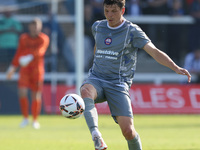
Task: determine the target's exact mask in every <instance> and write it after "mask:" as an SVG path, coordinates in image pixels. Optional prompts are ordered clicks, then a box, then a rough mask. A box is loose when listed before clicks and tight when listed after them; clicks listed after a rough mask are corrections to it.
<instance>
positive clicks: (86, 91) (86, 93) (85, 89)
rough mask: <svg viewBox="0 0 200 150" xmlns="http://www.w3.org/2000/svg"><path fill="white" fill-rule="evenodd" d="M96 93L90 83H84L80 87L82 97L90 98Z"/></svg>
mask: <svg viewBox="0 0 200 150" xmlns="http://www.w3.org/2000/svg"><path fill="white" fill-rule="evenodd" d="M95 95H96V92H95V89H94V88H93V86H92V85H89V84H85V85H84V86H82V87H81V96H82V98H92V99H94V98H95Z"/></svg>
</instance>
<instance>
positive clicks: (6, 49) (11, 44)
mask: <svg viewBox="0 0 200 150" xmlns="http://www.w3.org/2000/svg"><path fill="white" fill-rule="evenodd" d="M1 7H3V6H1ZM2 9H4V11H3V16H2V17H1V19H0V61H1V62H4V63H5V62H10V61H11V60H12V58H13V56H14V54H15V52H16V49H17V46H18V40H19V34H20V33H21V32H22V29H23V27H22V25H21V23H20V22H19V21H17V20H16V19H14V18H13V11H11V10H10V9H9V8H8V6H5V7H3V8H2Z"/></svg>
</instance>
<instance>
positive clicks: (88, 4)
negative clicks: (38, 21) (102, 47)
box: [0, 0, 200, 74]
mask: <svg viewBox="0 0 200 150" xmlns="http://www.w3.org/2000/svg"><path fill="white" fill-rule="evenodd" d="M102 2H103V0H84V5H85V7H84V17H85V18H84V24H85V37H84V39H85V42H84V50H85V53H84V54H85V64H84V70H85V71H86V72H87V71H88V69H89V68H90V66H91V62H92V59H93V46H94V40H93V36H92V33H91V26H92V24H93V23H94V21H95V20H99V19H104V18H105V17H104V14H103V7H102ZM30 3H31V5H32V6H31V7H30V6H29V4H30ZM5 6H6V7H5ZM14 6H18V9H10V8H15V7H14ZM0 8H1V12H0V13H1V17H0V72H3V71H5V68H6V67H4V66H6V64H9V63H10V61H11V59H12V57H13V55H14V53H15V51H16V49H17V46H18V38H19V36H20V34H21V33H23V32H25V31H27V27H26V24H25V23H23V22H19V21H18V20H16V19H15V18H14V17H13V14H15V15H16V14H35V15H38V14H46V15H48V17H49V20H48V21H47V22H43V30H42V31H43V32H44V33H46V34H47V35H49V37H50V39H51V41H52V40H54V42H55V34H53V35H54V36H52V33H56V37H57V38H56V39H57V40H56V45H52V42H51V44H50V46H49V49H48V51H47V53H46V55H45V61H46V62H45V63H46V65H45V68H46V71H47V72H50V71H62V70H63V71H67V72H74V71H75V59H74V56H75V46H76V44H75V35H74V33H75V32H74V23H73V22H72V23H67V24H62V23H59V22H57V21H56V19H55V16H54V15H52V14H51V3H50V2H47V1H39V0H6V1H4V0H0ZM6 8H9V9H6ZM10 10H12V11H10ZM13 10H14V11H13ZM58 14H61V15H62V14H66V15H74V14H75V0H63V1H60V2H59V5H58ZM125 15H130V16H132V17H135V16H142V15H169V16H173V17H179V16H184V15H190V16H192V17H193V18H194V19H195V22H194V23H193V24H192V25H184V24H183V25H181V24H168V25H166V24H162V25H157V24H150V25H143V24H139V26H141V27H142V28H143V30H146V31H145V32H146V33H147V34H148V36H149V37H150V39H151V40H152V41H153V42H159V43H161V42H160V41H159V39H160V37H159V36H163V35H160V33H158V32H159V31H161V32H162V31H164V32H165V34H164V38H163V40H164V43H165V44H163V45H165V47H164V49H165V50H166V53H167V54H168V55H169V56H170V57H171V58H172V59H173V60H174V61H175V62H176V63H177V64H179V65H184V62H185V58H186V57H187V56H186V55H187V54H190V53H195V52H196V50H197V49H199V48H200V45H199V43H200V0H127V3H126V12H125ZM156 45H159V44H156ZM53 47H54V50H52V48H53ZM162 49H163V48H162ZM193 59H194V60H195V59H200V58H198V57H194V58H193ZM191 63H192V62H191ZM61 64H64V65H63V66H64V67H60V66H61ZM188 66H192V65H187V67H188ZM195 68H198V69H197V70H198V71H197V72H198V74H199V72H200V69H199V68H200V65H196V67H195ZM187 69H188V68H187ZM188 70H189V69H188Z"/></svg>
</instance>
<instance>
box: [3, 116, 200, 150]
mask: <svg viewBox="0 0 200 150" xmlns="http://www.w3.org/2000/svg"><path fill="white" fill-rule="evenodd" d="M21 120H22V117H21V116H17V115H14V116H11V115H5V116H4V115H0V150H79V149H80V150H94V147H93V142H92V139H91V137H90V134H89V130H88V129H87V126H86V123H85V120H84V118H83V117H81V118H79V119H75V120H69V119H66V118H64V117H62V116H61V115H41V116H40V118H39V121H40V124H41V129H39V130H35V129H33V128H32V126H31V125H30V126H28V127H26V128H23V129H21V128H19V123H20V122H21ZM134 122H135V128H136V130H137V131H138V133H139V134H140V137H141V139H142V145H143V150H200V115H135V118H134ZM99 128H100V131H101V132H102V134H103V138H104V140H105V141H106V143H107V145H108V150H128V147H127V143H126V140H124V138H123V136H122V134H121V131H120V129H119V127H118V125H117V124H115V122H114V121H113V119H112V117H110V116H109V115H100V116H99Z"/></svg>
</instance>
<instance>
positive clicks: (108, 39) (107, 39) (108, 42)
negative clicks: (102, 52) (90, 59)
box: [104, 38, 112, 45]
mask: <svg viewBox="0 0 200 150" xmlns="http://www.w3.org/2000/svg"><path fill="white" fill-rule="evenodd" d="M104 43H105V44H106V45H110V44H111V43H112V39H111V38H106V39H105V41H104Z"/></svg>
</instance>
